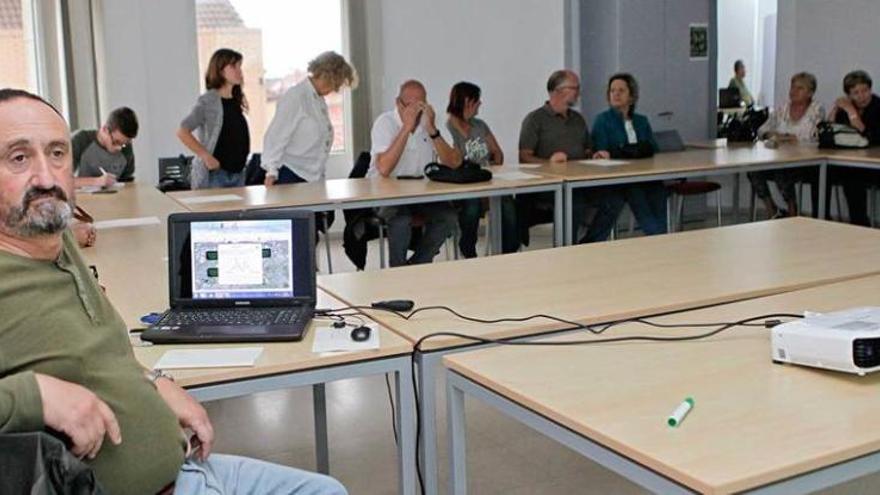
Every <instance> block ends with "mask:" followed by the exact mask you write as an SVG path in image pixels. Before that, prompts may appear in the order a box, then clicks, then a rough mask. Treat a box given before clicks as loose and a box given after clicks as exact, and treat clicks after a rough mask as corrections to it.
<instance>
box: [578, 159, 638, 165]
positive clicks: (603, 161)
mask: <svg viewBox="0 0 880 495" xmlns="http://www.w3.org/2000/svg"><path fill="white" fill-rule="evenodd" d="M578 163H584V164H586V165H598V166H600V167H613V166H615V165H626V164H627V163H629V162H625V161H623V160H608V159H607V158H596V159H595V160H581V161H580V162H578Z"/></svg>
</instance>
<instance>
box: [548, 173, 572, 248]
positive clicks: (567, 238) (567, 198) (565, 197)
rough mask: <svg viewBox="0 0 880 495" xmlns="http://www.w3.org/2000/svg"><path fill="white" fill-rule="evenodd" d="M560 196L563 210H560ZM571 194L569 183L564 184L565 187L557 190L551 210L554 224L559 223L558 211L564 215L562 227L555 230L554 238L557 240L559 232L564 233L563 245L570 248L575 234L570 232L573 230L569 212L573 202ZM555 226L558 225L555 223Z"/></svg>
mask: <svg viewBox="0 0 880 495" xmlns="http://www.w3.org/2000/svg"><path fill="white" fill-rule="evenodd" d="M560 194H561V195H562V201H563V204H564V205H565V206H564V207H563V208H560V198H559V196H560ZM573 194H574V189H573V188H572V187H571V185H570V184H569V183H567V182H566V183H565V185H564V186H563V189H562V191H559V190H557V191H556V203H555V208H554V210H553V215H554V218H555V219H556V220H555V221H556V222H559V219H560V214H559V211H560V209H561V210H562V212H563V213H564V214H563V215H562V225H561V226H559V227H558V228H557V230H556V238H557V239H558V238H559V234H558V233H559V232H564V237H563V243H564V245H565V246H571V245H572V244H574V236H575V234H576V233H575V232H572V230H573V228H572V225H571V222H572V214H573V212H572V211H571V208H572V206H571V205H572V203H573V201H572V196H573ZM556 225H559V224H558V223H557V224H556Z"/></svg>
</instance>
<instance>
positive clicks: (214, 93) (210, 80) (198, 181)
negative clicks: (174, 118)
mask: <svg viewBox="0 0 880 495" xmlns="http://www.w3.org/2000/svg"><path fill="white" fill-rule="evenodd" d="M241 63H242V55H241V54H240V53H238V52H237V51H235V50H230V49H228V48H221V49H219V50H217V51H216V52H214V54H213V55H211V60H210V62H208V68H207V70H205V88H206V89H207V91H206V92H205V93H204V94H203V95H201V96H200V97H199V99H198V101H197V102H196V105H195V106H194V107H193V109H192V111H190V113H189V115H187V116H186V118H184V119H183V122H181V123H180V129H178V130H177V137H178V139H180V141H181V142H182V143H183V144H184V146H186V147H187V148H189V149H190V150H191V151H192V152H193V153H195V155H196V156H195V159H194V160H193V164H192V171H191V173H190V186H191V187H192V188H193V189H203V188H209V187H211V188H212V187H239V186H243V185H244V167H245V164H246V163H247V157H248V154H249V153H250V149H251V135H250V131H249V130H248V123H247V119H246V118H245V116H244V114H245V112H246V111H247V108H248V106H247V99H246V98H245V96H244V93H243V92H242V89H241V88H242V84H243V83H244V74H243V73H242V71H241ZM196 129H199V139H196V138H195V137H194V136H193V131H194V130H196Z"/></svg>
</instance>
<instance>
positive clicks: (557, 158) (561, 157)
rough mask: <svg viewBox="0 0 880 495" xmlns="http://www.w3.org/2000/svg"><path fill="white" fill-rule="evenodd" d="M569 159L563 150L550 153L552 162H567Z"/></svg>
mask: <svg viewBox="0 0 880 495" xmlns="http://www.w3.org/2000/svg"><path fill="white" fill-rule="evenodd" d="M567 161H568V155H566V154H565V153H563V152H562V151H557V152H556V153H553V154H552V155H550V163H565V162H567Z"/></svg>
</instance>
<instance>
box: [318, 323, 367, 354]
mask: <svg viewBox="0 0 880 495" xmlns="http://www.w3.org/2000/svg"><path fill="white" fill-rule="evenodd" d="M367 326H368V327H370V338H368V339H367V340H365V341H363V342H355V341H354V340H352V338H351V331H352V330H354V329H353V328H352V327H350V326H347V327H345V328H333V327H315V328H314V330H313V331H314V332H315V340H314V341H313V342H312V352H314V353H324V352H351V351H368V350H370V349H378V348H379V330H378V329H377V328H376V327H374V326H372V325H367Z"/></svg>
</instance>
